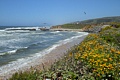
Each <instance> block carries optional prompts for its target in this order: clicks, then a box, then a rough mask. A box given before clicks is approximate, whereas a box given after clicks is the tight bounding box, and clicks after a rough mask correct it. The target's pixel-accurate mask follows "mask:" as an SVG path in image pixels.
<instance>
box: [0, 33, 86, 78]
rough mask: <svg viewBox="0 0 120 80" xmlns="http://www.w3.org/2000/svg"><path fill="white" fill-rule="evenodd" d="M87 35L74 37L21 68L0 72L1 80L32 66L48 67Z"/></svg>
mask: <svg viewBox="0 0 120 80" xmlns="http://www.w3.org/2000/svg"><path fill="white" fill-rule="evenodd" d="M86 36H87V35H84V36H82V37H79V38H76V39H74V40H73V41H71V42H68V43H65V44H62V45H60V46H57V47H56V48H55V49H53V50H52V51H50V52H49V53H48V54H45V55H44V56H42V57H38V58H37V59H34V60H33V61H31V62H29V63H27V64H26V65H25V66H23V67H20V68H19V69H12V70H10V71H9V72H7V73H0V80H6V79H8V78H10V77H11V76H12V74H14V73H15V72H20V71H28V70H30V68H31V66H32V69H38V70H42V69H43V65H44V67H45V68H46V69H47V68H48V67H49V66H50V65H51V64H53V63H54V62H55V61H56V60H59V59H60V58H61V57H63V56H64V55H65V54H66V53H67V51H68V50H69V49H70V48H71V47H73V46H74V45H77V44H79V43H80V42H81V41H83V40H84V38H85V37H86ZM23 64H24V63H23Z"/></svg>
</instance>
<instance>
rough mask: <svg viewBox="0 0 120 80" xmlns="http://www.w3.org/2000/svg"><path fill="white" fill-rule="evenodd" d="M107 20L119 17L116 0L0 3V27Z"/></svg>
mask: <svg viewBox="0 0 120 80" xmlns="http://www.w3.org/2000/svg"><path fill="white" fill-rule="evenodd" d="M84 12H85V13H86V14H85V13H84ZM109 16H120V0H0V26H40V25H60V24H66V23H70V22H75V21H82V20H87V19H93V18H101V17H109ZM45 23H46V24H45Z"/></svg>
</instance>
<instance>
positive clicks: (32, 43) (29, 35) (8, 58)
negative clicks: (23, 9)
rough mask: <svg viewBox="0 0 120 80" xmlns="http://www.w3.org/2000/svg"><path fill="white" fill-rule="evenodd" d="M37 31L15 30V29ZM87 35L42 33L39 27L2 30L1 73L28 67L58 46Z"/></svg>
mask: <svg viewBox="0 0 120 80" xmlns="http://www.w3.org/2000/svg"><path fill="white" fill-rule="evenodd" d="M33 28H34V29H36V31H29V30H13V29H33ZM84 35H87V33H85V32H71V31H70V32H69V31H41V30H39V27H1V28H0V72H2V71H3V70H4V69H6V70H5V71H7V68H8V67H9V70H12V69H13V68H19V67H21V66H24V65H27V62H29V61H31V60H34V59H35V58H36V57H40V56H43V55H45V54H48V53H49V52H50V51H51V50H53V49H55V48H56V47H57V46H59V45H62V44H65V43H67V42H70V41H72V40H73V39H75V38H78V37H81V36H84Z"/></svg>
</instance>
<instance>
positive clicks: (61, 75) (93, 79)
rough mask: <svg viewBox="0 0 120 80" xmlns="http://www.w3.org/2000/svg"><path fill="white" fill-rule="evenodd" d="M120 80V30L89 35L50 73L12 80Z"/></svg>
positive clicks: (25, 74) (37, 72)
mask: <svg viewBox="0 0 120 80" xmlns="http://www.w3.org/2000/svg"><path fill="white" fill-rule="evenodd" d="M44 79H51V80H120V28H112V27H107V28H104V29H102V31H101V32H100V33H98V34H89V35H88V36H87V37H86V39H85V40H84V41H83V42H82V43H80V44H79V45H77V46H74V47H73V48H71V50H70V51H69V52H68V54H67V55H65V57H64V58H62V59H60V60H59V61H57V62H55V63H54V64H53V65H52V66H51V68H50V69H49V70H43V71H40V70H32V71H30V72H29V73H28V72H23V73H22V72H21V73H15V74H14V75H13V76H12V78H10V80H44Z"/></svg>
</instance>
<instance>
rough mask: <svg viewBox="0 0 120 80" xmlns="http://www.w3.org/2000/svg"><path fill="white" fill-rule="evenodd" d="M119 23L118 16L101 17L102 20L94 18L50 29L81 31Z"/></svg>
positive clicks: (119, 18) (119, 17)
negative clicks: (86, 27)
mask: <svg viewBox="0 0 120 80" xmlns="http://www.w3.org/2000/svg"><path fill="white" fill-rule="evenodd" d="M114 22H115V23H119V22H120V16H115V17H103V18H96V19H89V20H84V21H76V22H72V23H67V24H63V25H57V26H52V27H51V28H70V29H81V28H84V27H85V26H90V25H92V26H99V25H106V24H107V25H108V24H114Z"/></svg>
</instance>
